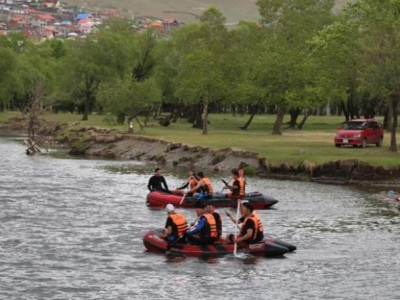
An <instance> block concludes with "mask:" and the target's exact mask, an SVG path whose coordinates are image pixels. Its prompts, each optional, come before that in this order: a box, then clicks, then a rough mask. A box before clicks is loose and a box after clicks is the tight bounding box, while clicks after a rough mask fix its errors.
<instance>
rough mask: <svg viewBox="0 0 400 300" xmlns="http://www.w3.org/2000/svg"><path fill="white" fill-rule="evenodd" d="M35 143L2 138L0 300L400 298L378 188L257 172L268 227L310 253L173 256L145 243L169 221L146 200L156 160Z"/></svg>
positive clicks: (388, 209)
mask: <svg viewBox="0 0 400 300" xmlns="http://www.w3.org/2000/svg"><path fill="white" fill-rule="evenodd" d="M24 150H25V148H24V146H23V144H22V140H21V139H17V138H15V137H6V136H3V137H0V161H1V168H0V226H1V227H0V228H1V235H0V299H170V298H175V299H231V298H234V299H353V300H354V299H385V300H386V299H399V295H400V294H399V285H400V251H399V250H400V234H399V232H400V227H399V225H400V216H399V211H398V210H397V209H396V208H395V207H394V206H392V205H389V204H388V203H382V202H380V201H377V200H376V199H375V198H374V197H373V196H372V195H371V194H369V193H366V192H362V191H359V190H356V189H354V188H350V187H346V186H332V185H322V184H314V183H304V182H293V181H276V180H267V179H256V178H248V183H249V184H248V186H247V190H248V191H256V190H257V191H260V192H263V193H266V194H269V195H272V196H274V197H275V198H276V199H278V200H279V202H278V203H277V204H276V206H275V208H274V209H270V210H266V211H259V214H260V217H261V218H262V220H263V223H264V227H265V228H266V231H267V232H268V233H269V234H272V235H276V236H278V237H279V238H281V239H282V240H284V241H287V242H290V243H293V244H295V245H296V246H297V247H298V250H297V251H296V252H294V253H290V254H287V255H286V256H285V258H283V259H266V258H256V259H247V260H240V259H236V258H234V257H233V256H229V255H228V256H225V257H221V258H213V259H200V258H182V257H178V258H170V257H166V256H164V255H159V254H152V253H148V252H146V251H145V248H144V246H143V242H142V236H143V234H144V233H145V232H146V231H147V230H148V229H152V228H159V227H163V226H164V224H165V220H166V213H165V211H163V210H155V209H149V208H148V207H147V206H146V205H145V196H146V194H147V189H146V185H147V180H148V178H149V176H151V175H152V171H153V169H154V167H155V165H152V164H144V163H140V162H135V161H106V160H84V159H77V158H71V157H66V156H65V155H63V154H60V153H59V152H57V151H53V150H51V151H50V152H49V154H45V155H38V156H32V157H28V156H26V155H25V154H24ZM164 174H165V176H166V179H167V182H168V183H169V185H170V187H171V188H174V187H177V186H179V185H180V184H181V183H183V182H184V180H185V175H184V172H183V171H182V170H172V169H171V170H165V172H164ZM221 177H224V176H222V175H221V174H219V175H218V176H215V177H213V178H212V179H213V182H214V183H215V186H216V188H217V189H220V188H221V187H222V182H221V181H220V178H221ZM228 177H229V174H226V176H225V178H228ZM181 211H182V212H183V213H184V214H185V215H186V217H187V219H188V220H189V221H191V220H194V219H195V212H194V210H189V209H186V210H184V209H182V210H181ZM224 221H225V223H224V231H225V232H234V226H233V224H231V223H229V222H228V221H229V220H228V218H224Z"/></svg>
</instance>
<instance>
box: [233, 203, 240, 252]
mask: <svg viewBox="0 0 400 300" xmlns="http://www.w3.org/2000/svg"><path fill="white" fill-rule="evenodd" d="M239 211H240V201H239V200H237V210H236V226H235V245H234V246H233V255H235V257H238V255H237V243H236V236H237V234H238V223H239Z"/></svg>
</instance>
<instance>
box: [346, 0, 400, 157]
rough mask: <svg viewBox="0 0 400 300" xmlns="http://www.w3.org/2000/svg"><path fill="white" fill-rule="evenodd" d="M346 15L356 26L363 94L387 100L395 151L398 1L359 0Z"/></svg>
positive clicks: (399, 97)
mask: <svg viewBox="0 0 400 300" xmlns="http://www.w3.org/2000/svg"><path fill="white" fill-rule="evenodd" d="M345 12H346V14H348V16H349V17H351V19H352V20H353V22H355V23H356V24H357V25H358V30H359V32H360V33H361V37H360V39H359V45H360V50H361V53H362V69H361V72H360V73H361V74H360V77H361V81H362V82H361V84H362V88H363V90H364V91H368V92H369V94H370V95H372V96H376V97H378V98H380V97H383V98H384V99H386V101H387V103H388V105H389V107H390V108H391V110H392V118H393V120H392V122H391V123H392V126H391V130H390V131H391V139H390V150H391V151H393V152H397V142H396V130H397V124H398V113H399V110H398V109H399V103H400V80H399V79H400V51H399V49H400V1H399V0H382V1H373V0H362V1H356V2H355V3H353V4H349V5H348V7H347V8H346V10H345Z"/></svg>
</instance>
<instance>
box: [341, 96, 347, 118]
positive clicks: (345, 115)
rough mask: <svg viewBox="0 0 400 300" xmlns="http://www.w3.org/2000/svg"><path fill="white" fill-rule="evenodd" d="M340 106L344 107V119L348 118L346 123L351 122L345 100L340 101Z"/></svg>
mask: <svg viewBox="0 0 400 300" xmlns="http://www.w3.org/2000/svg"><path fill="white" fill-rule="evenodd" d="M340 106H341V107H342V110H343V114H344V117H345V118H346V121H348V120H349V112H348V111H347V109H346V105H345V104H344V101H343V100H341V101H340Z"/></svg>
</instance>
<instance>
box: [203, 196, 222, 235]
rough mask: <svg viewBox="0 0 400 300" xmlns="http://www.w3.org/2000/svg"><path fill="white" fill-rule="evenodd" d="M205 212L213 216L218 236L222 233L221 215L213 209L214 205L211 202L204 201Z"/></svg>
mask: <svg viewBox="0 0 400 300" xmlns="http://www.w3.org/2000/svg"><path fill="white" fill-rule="evenodd" d="M206 212H207V213H209V214H212V215H213V216H214V219H215V222H216V224H217V232H218V238H220V237H221V235H222V218H221V215H220V214H219V213H218V212H217V211H216V210H215V206H214V204H213V203H211V202H208V203H206Z"/></svg>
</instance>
